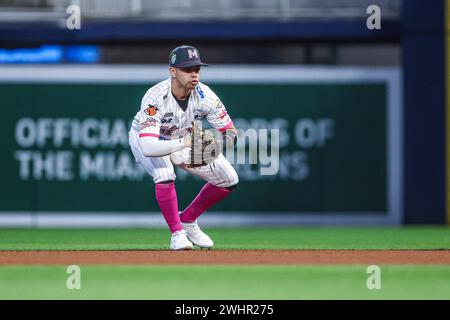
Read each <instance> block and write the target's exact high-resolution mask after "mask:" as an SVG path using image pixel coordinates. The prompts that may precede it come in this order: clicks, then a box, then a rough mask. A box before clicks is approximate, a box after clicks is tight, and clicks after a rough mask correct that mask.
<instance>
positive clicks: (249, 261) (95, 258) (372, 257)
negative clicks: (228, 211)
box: [0, 250, 450, 265]
mask: <svg viewBox="0 0 450 320" xmlns="http://www.w3.org/2000/svg"><path fill="white" fill-rule="evenodd" d="M66 264H120V265H128V264H131V265H133V264H158V265H163V264H171V265H177V264H187V265H208V264H210V265H311V264H316V265H317V264H320V265H342V264H344V265H345V264H433V265H439V264H443V265H448V264H450V250H193V251H176V252H174V251H162V250H152V251H150V250H126V251H112V250H111V251H106V250H105V251H98V250H89V251H88V250H86V251H0V265H66Z"/></svg>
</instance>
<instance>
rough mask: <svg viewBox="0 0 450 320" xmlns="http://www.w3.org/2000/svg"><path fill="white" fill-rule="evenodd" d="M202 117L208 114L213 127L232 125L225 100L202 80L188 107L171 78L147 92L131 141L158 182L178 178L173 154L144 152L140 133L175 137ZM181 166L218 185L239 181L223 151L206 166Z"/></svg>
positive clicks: (208, 119)
mask: <svg viewBox="0 0 450 320" xmlns="http://www.w3.org/2000/svg"><path fill="white" fill-rule="evenodd" d="M203 118H206V119H207V121H208V122H209V123H210V124H211V126H212V127H213V128H216V129H218V130H219V131H222V132H224V131H226V130H227V129H229V128H231V127H232V126H233V122H232V121H231V118H230V116H229V115H228V113H227V110H226V108H225V106H224V105H223V103H222V102H221V101H220V99H219V98H218V97H217V95H216V94H215V93H214V92H213V91H212V90H211V89H210V88H209V87H208V86H207V85H205V84H203V83H201V82H199V83H198V84H197V86H196V88H195V89H194V90H192V92H191V94H190V96H189V102H188V107H187V109H186V111H183V110H182V109H181V108H180V106H179V105H178V102H177V101H176V100H175V98H174V97H173V95H172V91H171V80H170V79H167V80H164V81H161V82H160V83H158V84H156V85H155V86H153V87H151V88H150V89H149V90H148V91H147V93H146V94H145V95H144V97H143V98H142V102H141V109H140V111H139V112H138V113H137V114H136V116H135V117H134V119H133V123H132V126H131V130H130V134H129V135H130V145H131V150H132V152H133V155H134V156H135V158H136V161H137V162H138V163H140V164H141V165H142V166H143V167H144V169H145V170H146V171H147V172H148V173H149V174H150V175H151V176H152V177H153V181H154V182H155V183H158V182H162V181H166V180H175V173H174V169H173V164H172V162H171V160H170V156H164V157H146V156H144V154H143V152H142V150H141V147H140V145H139V141H138V139H139V138H141V137H157V138H159V139H163V140H170V139H176V138H178V136H179V132H180V131H182V130H183V129H188V128H191V127H192V122H193V121H194V120H201V119H203ZM180 167H181V168H182V169H184V170H186V171H188V172H190V173H192V174H194V175H197V176H199V177H201V178H203V179H205V180H207V181H208V182H211V183H212V184H214V185H216V186H219V187H229V186H232V185H235V184H237V183H238V177H237V174H236V171H235V170H234V169H233V167H232V166H231V164H230V163H229V162H228V160H227V159H226V158H225V157H224V156H223V155H220V156H219V157H218V158H217V159H216V160H215V161H213V162H212V163H211V164H209V165H207V166H203V167H198V168H186V167H185V166H180Z"/></svg>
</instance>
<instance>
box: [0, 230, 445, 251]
mask: <svg viewBox="0 0 450 320" xmlns="http://www.w3.org/2000/svg"><path fill="white" fill-rule="evenodd" d="M204 229H205V231H206V232H207V233H208V234H209V235H210V236H211V237H212V238H213V239H214V241H215V248H216V249H450V228H448V227H404V228H328V227H327V228H318V227H314V228H306V227H305V228H298V227H293V228H251V229H247V228H234V229H217V228H204ZM169 239H170V235H169V233H168V231H167V230H166V229H67V230H62V229H0V250H91V249H97V250H127V249H134V250H140V249H142V250H143V249H168V245H169Z"/></svg>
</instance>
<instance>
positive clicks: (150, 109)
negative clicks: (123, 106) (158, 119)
mask: <svg viewBox="0 0 450 320" xmlns="http://www.w3.org/2000/svg"><path fill="white" fill-rule="evenodd" d="M157 111H158V108H157V107H156V106H152V105H151V104H149V105H148V108H147V109H145V110H144V112H145V113H146V114H148V115H149V116H154V115H155V114H156V112H157Z"/></svg>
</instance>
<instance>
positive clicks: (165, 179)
mask: <svg viewBox="0 0 450 320" xmlns="http://www.w3.org/2000/svg"><path fill="white" fill-rule="evenodd" d="M175 179H176V176H175V172H168V173H167V172H165V173H162V172H159V171H156V172H153V182H154V183H155V184H158V183H171V182H174V181H175Z"/></svg>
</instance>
